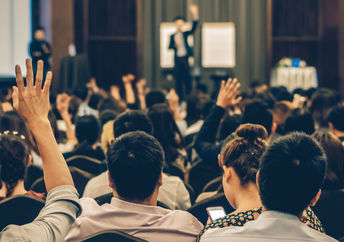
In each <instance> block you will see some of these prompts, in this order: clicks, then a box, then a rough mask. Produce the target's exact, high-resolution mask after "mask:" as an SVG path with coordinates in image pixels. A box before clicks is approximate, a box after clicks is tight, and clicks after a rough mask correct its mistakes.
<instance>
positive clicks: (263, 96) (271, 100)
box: [254, 90, 276, 109]
mask: <svg viewBox="0 0 344 242" xmlns="http://www.w3.org/2000/svg"><path fill="white" fill-rule="evenodd" d="M254 98H255V99H259V100H261V101H263V102H264V103H266V104H267V105H268V108H269V109H273V108H274V105H275V103H276V99H275V97H274V96H273V95H272V94H271V92H269V91H268V90H267V91H265V92H262V93H258V94H257V95H255V97H254Z"/></svg>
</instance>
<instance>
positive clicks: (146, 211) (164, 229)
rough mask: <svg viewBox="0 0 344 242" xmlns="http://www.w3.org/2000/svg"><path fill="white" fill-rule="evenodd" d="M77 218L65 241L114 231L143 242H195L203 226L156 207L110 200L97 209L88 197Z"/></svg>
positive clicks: (188, 216) (184, 214)
mask: <svg viewBox="0 0 344 242" xmlns="http://www.w3.org/2000/svg"><path fill="white" fill-rule="evenodd" d="M80 202H81V207H82V209H83V211H82V214H81V216H80V217H79V218H78V219H77V220H76V221H75V222H74V224H73V225H72V228H71V229H70V231H69V233H68V234H67V236H66V238H65V241H80V240H81V239H83V238H85V237H86V236H89V235H91V234H93V233H97V232H100V231H102V230H109V229H115V230H120V231H122V232H124V233H127V234H130V235H133V236H136V237H139V238H142V239H145V240H147V241H152V242H154V241H159V242H160V241H166V242H169V241H171V242H172V241H173V242H174V241H178V242H187V241H190V242H191V241H195V240H196V238H197V236H198V234H199V232H200V231H201V229H202V228H203V225H202V224H201V223H200V222H199V221H198V220H197V219H196V218H195V217H193V216H192V215H191V214H189V213H187V212H185V211H180V210H169V209H164V208H161V207H158V206H147V205H141V204H136V203H131V202H126V201H123V200H120V199H118V198H112V200H111V203H110V204H109V203H106V204H104V205H102V206H99V205H98V204H97V203H96V201H95V200H94V199H92V198H82V199H81V201H80Z"/></svg>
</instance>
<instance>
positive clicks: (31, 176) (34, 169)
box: [24, 165, 43, 190]
mask: <svg viewBox="0 0 344 242" xmlns="http://www.w3.org/2000/svg"><path fill="white" fill-rule="evenodd" d="M42 176H43V170H42V168H41V167H39V166H36V165H31V166H29V167H28V168H27V170H26V174H25V179H24V185H25V189H26V190H29V189H30V187H31V186H32V184H33V183H34V182H35V181H36V180H37V179H38V178H41V177H42Z"/></svg>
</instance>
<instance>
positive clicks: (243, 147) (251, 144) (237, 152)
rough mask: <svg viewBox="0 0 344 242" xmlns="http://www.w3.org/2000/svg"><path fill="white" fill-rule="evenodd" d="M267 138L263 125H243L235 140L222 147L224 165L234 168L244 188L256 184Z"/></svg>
mask: <svg viewBox="0 0 344 242" xmlns="http://www.w3.org/2000/svg"><path fill="white" fill-rule="evenodd" d="M267 137H268V133H267V131H266V129H265V128H264V127H263V126H262V125H258V124H242V125H240V126H239V127H238V128H237V130H236V132H235V138H234V139H232V140H230V141H229V142H227V143H225V144H224V145H223V146H222V148H221V161H222V165H224V166H226V167H233V168H234V170H235V172H236V173H237V175H238V177H239V179H240V182H241V185H242V186H245V185H246V184H248V183H249V182H253V183H255V182H256V174H257V172H258V169H259V159H260V157H261V156H262V154H263V152H264V151H265V148H266V145H267V144H266V139H267Z"/></svg>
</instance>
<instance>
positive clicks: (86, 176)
mask: <svg viewBox="0 0 344 242" xmlns="http://www.w3.org/2000/svg"><path fill="white" fill-rule="evenodd" d="M69 170H70V173H71V174H72V177H73V181H74V186H75V188H76V190H77V191H78V193H79V195H82V194H83V192H84V190H85V186H86V184H87V183H88V181H89V180H90V179H92V178H93V177H94V175H92V174H90V173H88V172H86V171H83V170H80V169H78V168H76V167H73V166H70V167H69ZM30 190H33V191H35V192H39V193H47V191H46V189H45V183H44V179H43V177H41V178H39V179H37V180H36V181H35V182H34V183H33V184H32V186H31V188H30Z"/></svg>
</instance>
